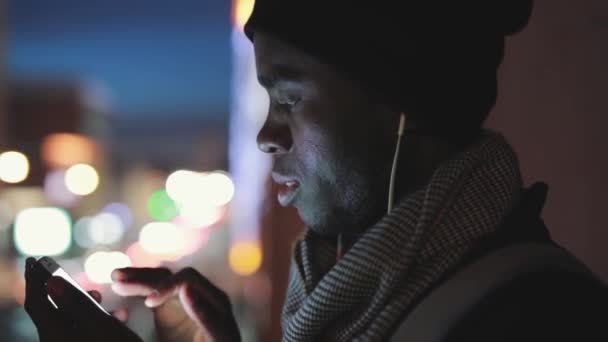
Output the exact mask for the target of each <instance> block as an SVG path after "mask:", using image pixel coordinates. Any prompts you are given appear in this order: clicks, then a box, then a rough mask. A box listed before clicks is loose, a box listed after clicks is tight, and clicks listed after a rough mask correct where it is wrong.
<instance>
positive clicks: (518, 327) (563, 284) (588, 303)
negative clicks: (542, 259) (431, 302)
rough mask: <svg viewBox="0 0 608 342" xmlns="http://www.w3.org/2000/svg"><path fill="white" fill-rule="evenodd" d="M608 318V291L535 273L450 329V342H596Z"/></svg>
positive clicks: (581, 279)
mask: <svg viewBox="0 0 608 342" xmlns="http://www.w3.org/2000/svg"><path fill="white" fill-rule="evenodd" d="M607 317H608V290H607V289H606V287H605V285H604V284H602V283H601V282H600V281H599V280H597V279H595V278H592V277H589V276H587V275H582V274H574V273H571V272H566V271H563V270H551V269H546V270H537V271H534V272H531V273H528V274H525V275H520V276H517V277H516V278H514V279H512V280H510V281H509V282H507V283H506V284H504V285H502V286H500V287H499V288H497V289H496V290H494V291H493V292H492V293H490V294H488V295H487V296H485V297H484V299H483V300H481V301H480V302H479V303H478V304H477V305H476V306H475V307H474V308H473V309H472V310H470V312H469V313H468V314H467V315H465V316H464V317H463V318H462V319H460V320H459V322H458V323H457V324H456V325H455V327H454V328H453V329H451V331H450V333H449V334H448V339H447V341H461V340H467V341H478V340H479V341H481V340H484V341H487V340H492V341H533V340H539V341H540V340H543V341H544V340H550V339H553V338H558V339H559V340H564V339H566V340H570V339H572V340H577V341H578V340H584V341H586V340H591V339H593V340H595V339H596V338H598V335H599V334H604V335H607V334H608V333H607V332H606V331H604V329H605V323H607V321H606V320H607ZM587 338H589V339H587ZM602 340H608V338H602Z"/></svg>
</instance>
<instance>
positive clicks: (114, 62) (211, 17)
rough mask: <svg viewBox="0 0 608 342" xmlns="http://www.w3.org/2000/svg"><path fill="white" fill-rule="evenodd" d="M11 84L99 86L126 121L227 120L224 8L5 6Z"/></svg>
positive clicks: (64, 2) (187, 2) (111, 0)
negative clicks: (54, 81)
mask: <svg viewBox="0 0 608 342" xmlns="http://www.w3.org/2000/svg"><path fill="white" fill-rule="evenodd" d="M8 9H9V11H10V12H9V15H8V17H9V25H8V49H7V50H8V56H7V59H8V69H9V73H10V74H11V76H13V77H15V78H32V79H37V78H43V79H49V78H61V79H66V78H68V79H74V80H84V81H87V80H93V81H96V82H101V83H102V84H103V85H104V86H106V87H107V88H108V89H109V91H110V97H111V99H112V104H113V107H112V109H113V112H116V113H119V114H121V115H124V114H126V115H127V116H130V117H133V116H137V115H138V114H139V113H146V115H150V114H152V115H154V113H159V114H171V115H180V114H183V115H192V114H195V115H202V114H205V113H208V114H225V113H226V112H227V111H228V106H229V100H230V98H229V96H230V69H231V64H230V55H231V54H230V29H231V26H230V2H229V1H225V0H214V1H200V0H198V1H196V0H180V1H169V0H164V1H161V0H152V1H121V0H106V1H86V2H83V1H76V0H56V1H52V2H44V1H43V2H40V1H34V0H11V1H9V4H8Z"/></svg>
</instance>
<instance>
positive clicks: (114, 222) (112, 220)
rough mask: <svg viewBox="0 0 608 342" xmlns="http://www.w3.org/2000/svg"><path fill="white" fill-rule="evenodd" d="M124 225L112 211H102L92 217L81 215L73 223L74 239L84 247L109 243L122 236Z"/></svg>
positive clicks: (116, 240)
mask: <svg viewBox="0 0 608 342" xmlns="http://www.w3.org/2000/svg"><path fill="white" fill-rule="evenodd" d="M124 231H125V227H124V225H123V223H122V221H121V220H120V218H119V217H118V216H117V215H115V214H113V213H105V212H102V213H100V214H98V215H95V216H93V217H83V218H81V219H80V220H78V221H76V223H75V224H74V240H75V241H76V243H77V244H78V245H79V246H81V247H84V248H90V247H93V246H95V245H98V244H102V245H111V244H114V243H116V242H118V241H120V239H121V238H122V236H123V234H124Z"/></svg>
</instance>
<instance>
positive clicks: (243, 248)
mask: <svg viewBox="0 0 608 342" xmlns="http://www.w3.org/2000/svg"><path fill="white" fill-rule="evenodd" d="M228 261H229V263H230V267H231V268H232V270H233V271H234V272H235V273H236V274H239V275H242V276H248V275H251V274H253V273H255V272H256V271H257V270H258V269H259V268H260V266H261V265H262V249H261V248H260V245H259V244H258V243H254V242H236V243H234V244H233V245H232V246H231V247H230V253H229V255H228Z"/></svg>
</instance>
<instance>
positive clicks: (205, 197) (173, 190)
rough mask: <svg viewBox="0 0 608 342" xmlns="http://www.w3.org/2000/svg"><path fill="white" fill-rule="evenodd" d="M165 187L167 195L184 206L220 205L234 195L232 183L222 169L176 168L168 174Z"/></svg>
mask: <svg viewBox="0 0 608 342" xmlns="http://www.w3.org/2000/svg"><path fill="white" fill-rule="evenodd" d="M165 187H166V191H167V195H169V197H171V198H172V199H173V200H174V201H175V202H177V203H178V204H179V205H186V206H190V205H198V206H199V207H201V206H204V205H208V206H222V205H225V204H227V203H228V202H230V201H231V200H232V197H233V196H234V183H233V182H232V179H230V177H229V176H228V174H226V173H225V172H223V171H215V172H212V173H202V172H194V171H188V170H178V171H175V172H173V173H172V174H170V175H169V177H168V178H167V182H166V184H165Z"/></svg>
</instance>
